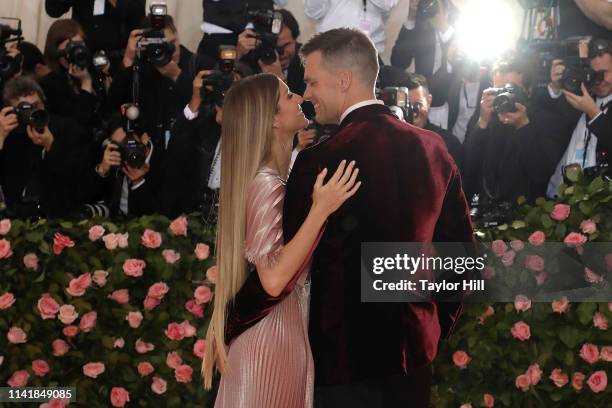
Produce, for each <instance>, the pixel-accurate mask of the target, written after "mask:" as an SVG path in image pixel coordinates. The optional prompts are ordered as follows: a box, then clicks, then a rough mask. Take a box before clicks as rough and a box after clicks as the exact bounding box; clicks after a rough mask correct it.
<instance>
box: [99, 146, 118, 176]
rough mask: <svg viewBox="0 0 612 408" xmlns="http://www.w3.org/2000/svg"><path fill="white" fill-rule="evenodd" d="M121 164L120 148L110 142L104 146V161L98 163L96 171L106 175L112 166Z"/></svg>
mask: <svg viewBox="0 0 612 408" xmlns="http://www.w3.org/2000/svg"><path fill="white" fill-rule="evenodd" d="M120 165H121V153H119V149H118V148H117V146H116V145H115V144H113V143H109V144H107V145H106V147H105V148H104V156H102V161H101V162H100V164H98V167H97V168H96V171H97V172H98V174H99V175H100V176H101V177H106V175H107V174H108V172H109V171H110V169H111V167H115V166H120Z"/></svg>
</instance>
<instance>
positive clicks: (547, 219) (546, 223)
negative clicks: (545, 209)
mask: <svg viewBox="0 0 612 408" xmlns="http://www.w3.org/2000/svg"><path fill="white" fill-rule="evenodd" d="M540 221H541V222H542V225H543V226H544V228H550V227H552V226H553V221H552V219H551V218H550V216H549V215H548V214H542V216H541V217H540Z"/></svg>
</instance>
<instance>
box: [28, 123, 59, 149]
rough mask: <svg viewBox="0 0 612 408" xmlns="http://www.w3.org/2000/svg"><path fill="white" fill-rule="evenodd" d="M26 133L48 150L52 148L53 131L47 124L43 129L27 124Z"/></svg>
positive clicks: (38, 144) (33, 141)
mask: <svg viewBox="0 0 612 408" xmlns="http://www.w3.org/2000/svg"><path fill="white" fill-rule="evenodd" d="M26 133H27V134H28V137H29V138H30V140H31V141H32V143H34V144H35V145H36V146H42V147H43V148H44V149H45V151H47V152H48V151H49V150H51V146H52V145H53V133H51V131H50V130H49V127H48V126H45V127H44V129H42V131H41V130H40V129H35V128H34V127H33V126H32V125H27V126H26Z"/></svg>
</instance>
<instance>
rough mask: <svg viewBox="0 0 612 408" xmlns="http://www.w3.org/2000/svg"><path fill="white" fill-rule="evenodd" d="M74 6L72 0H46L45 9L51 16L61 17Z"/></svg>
mask: <svg viewBox="0 0 612 408" xmlns="http://www.w3.org/2000/svg"><path fill="white" fill-rule="evenodd" d="M71 7H72V0H45V11H46V12H47V14H48V15H49V17H61V16H62V15H64V14H66V13H67V12H68V10H70V8H71Z"/></svg>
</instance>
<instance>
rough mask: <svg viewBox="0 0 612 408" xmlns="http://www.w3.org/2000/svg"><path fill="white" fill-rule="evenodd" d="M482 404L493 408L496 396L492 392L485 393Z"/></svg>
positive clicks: (486, 407) (487, 407)
mask: <svg viewBox="0 0 612 408" xmlns="http://www.w3.org/2000/svg"><path fill="white" fill-rule="evenodd" d="M482 405H483V406H484V407H485V408H493V407H494V406H495V398H493V396H492V395H491V394H485V395H484V396H483V397H482Z"/></svg>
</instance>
